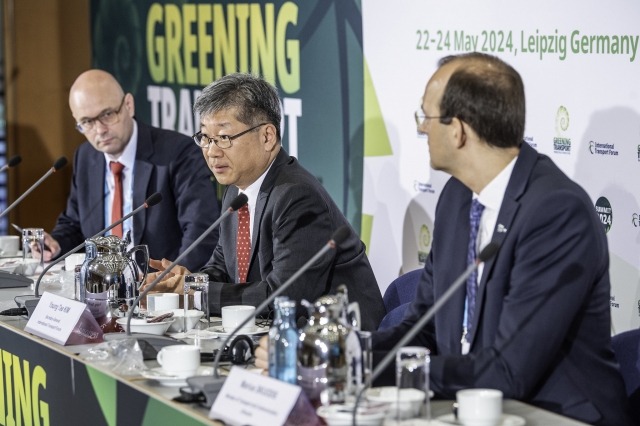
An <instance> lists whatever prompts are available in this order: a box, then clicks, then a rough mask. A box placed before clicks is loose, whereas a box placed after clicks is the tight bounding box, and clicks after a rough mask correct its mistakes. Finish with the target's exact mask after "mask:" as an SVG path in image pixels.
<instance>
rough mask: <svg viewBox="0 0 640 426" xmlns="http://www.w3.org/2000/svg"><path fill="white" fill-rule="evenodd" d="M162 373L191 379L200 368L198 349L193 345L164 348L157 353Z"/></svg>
mask: <svg viewBox="0 0 640 426" xmlns="http://www.w3.org/2000/svg"><path fill="white" fill-rule="evenodd" d="M157 359H158V364H160V366H161V367H162V372H163V373H165V374H167V375H170V376H177V377H191V376H194V375H195V374H196V370H197V369H198V367H200V347H199V346H194V345H173V346H165V347H164V348H162V350H160V352H158V358H157Z"/></svg>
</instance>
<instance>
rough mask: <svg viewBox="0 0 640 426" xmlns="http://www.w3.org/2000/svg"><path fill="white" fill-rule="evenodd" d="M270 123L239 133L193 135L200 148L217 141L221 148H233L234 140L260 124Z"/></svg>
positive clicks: (207, 146) (200, 133) (199, 133)
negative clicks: (231, 134) (230, 134)
mask: <svg viewBox="0 0 640 426" xmlns="http://www.w3.org/2000/svg"><path fill="white" fill-rule="evenodd" d="M265 124H269V123H260V124H258V125H257V126H253V127H252V128H250V129H247V130H245V131H244V132H240V133H238V134H237V135H233V136H229V135H216V136H207V135H203V134H202V132H198V133H196V134H195V135H193V136H192V138H193V140H194V141H195V142H196V144H197V145H198V146H199V147H200V148H209V147H210V146H211V142H213V143H215V144H216V146H217V147H218V148H220V149H227V148H231V144H232V141H233V140H234V139H236V138H239V137H240V136H242V135H244V134H245V133H249V132H250V131H252V130H255V129H257V128H258V127H260V126H264V125H265Z"/></svg>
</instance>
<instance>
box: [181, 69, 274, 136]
mask: <svg viewBox="0 0 640 426" xmlns="http://www.w3.org/2000/svg"><path fill="white" fill-rule="evenodd" d="M230 108H236V109H237V115H236V120H238V121H239V122H241V123H244V124H246V125H248V126H256V125H258V124H260V123H264V122H267V123H271V124H273V125H274V126H275V128H276V138H277V140H278V142H280V119H281V117H282V114H281V112H280V98H279V97H278V90H277V89H276V88H275V87H273V85H271V84H269V83H268V82H267V81H266V80H265V79H264V78H262V77H260V76H257V75H253V74H246V73H233V74H228V75H225V76H224V77H221V78H219V79H218V80H216V81H214V82H213V83H211V84H210V85H208V86H207V87H205V88H204V89H203V90H202V94H201V95H200V96H199V97H198V99H197V100H196V103H195V104H194V105H193V112H195V113H197V114H200V116H201V117H203V116H207V115H213V114H216V113H217V112H220V111H223V110H228V109H230Z"/></svg>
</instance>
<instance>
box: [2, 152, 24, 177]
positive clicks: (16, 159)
mask: <svg viewBox="0 0 640 426" xmlns="http://www.w3.org/2000/svg"><path fill="white" fill-rule="evenodd" d="M21 162H22V157H20V156H19V155H14V156H13V157H11V158H10V159H9V161H7V164H5V165H4V166H2V167H0V173H2V172H4V171H6V170H9V169H10V168H11V167H15V166H17V165H18V164H20V163H21Z"/></svg>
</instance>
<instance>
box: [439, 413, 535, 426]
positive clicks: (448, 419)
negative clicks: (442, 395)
mask: <svg viewBox="0 0 640 426" xmlns="http://www.w3.org/2000/svg"><path fill="white" fill-rule="evenodd" d="M436 420H440V421H442V422H445V423H449V424H453V425H461V424H462V423H460V422H459V421H458V420H456V419H455V417H454V416H453V414H445V415H444V416H440V417H438V418H437V419H436ZM525 424H527V422H526V420H525V419H523V418H522V417H520V416H516V415H514V414H505V413H502V418H500V421H499V422H498V424H497V425H496V426H524V425H525Z"/></svg>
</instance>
